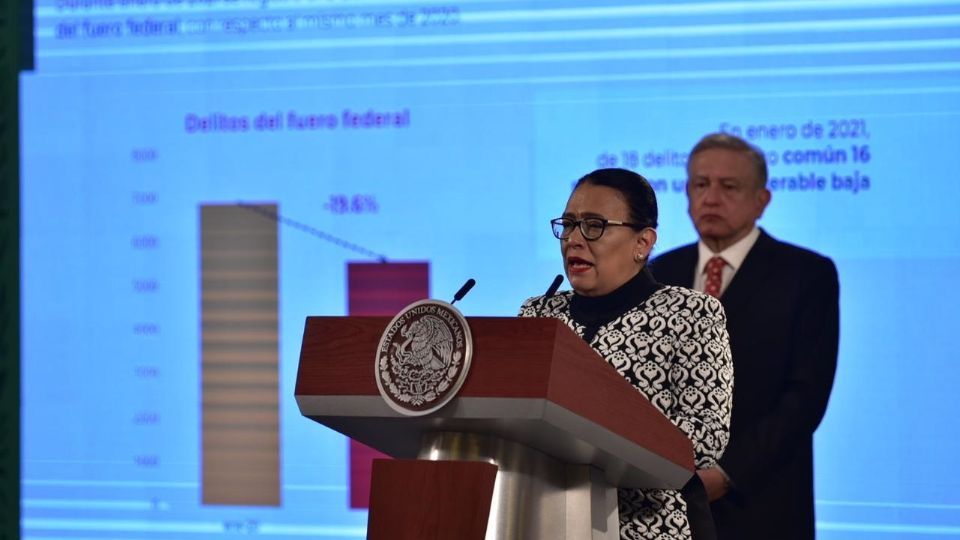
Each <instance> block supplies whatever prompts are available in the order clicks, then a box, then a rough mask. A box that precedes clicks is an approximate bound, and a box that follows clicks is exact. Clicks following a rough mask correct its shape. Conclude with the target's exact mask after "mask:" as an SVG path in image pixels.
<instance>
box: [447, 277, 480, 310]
mask: <svg viewBox="0 0 960 540" xmlns="http://www.w3.org/2000/svg"><path fill="white" fill-rule="evenodd" d="M476 284H477V280H475V279H473V278H470V279H468V280H467V282H466V283H464V284H463V287H460V290H459V291H457V294H455V295H453V302H450V305H451V306H452V305H454V304H456V303H457V302H458V301H459V300H461V299H463V297H464V296H466V295H467V293H468V292H470V289H472V288H473V286H474V285H476Z"/></svg>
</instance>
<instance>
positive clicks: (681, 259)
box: [653, 244, 698, 289]
mask: <svg viewBox="0 0 960 540" xmlns="http://www.w3.org/2000/svg"><path fill="white" fill-rule="evenodd" d="M697 256H698V255H697V244H690V245H687V246H684V247H681V248H679V249H678V250H677V251H676V258H675V259H674V260H673V261H670V262H669V263H667V264H662V261H658V262H657V263H655V264H654V269H653V277H654V278H656V277H657V273H658V272H661V273H662V274H663V283H666V284H668V285H679V286H681V287H686V288H688V289H692V288H693V277H694V274H695V273H696V271H697Z"/></svg>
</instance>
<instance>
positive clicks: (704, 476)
mask: <svg viewBox="0 0 960 540" xmlns="http://www.w3.org/2000/svg"><path fill="white" fill-rule="evenodd" d="M697 475H699V476H700V481H701V482H703V487H704V488H706V490H707V499H709V501H710V502H713V501H715V500H717V499H719V498H720V497H723V496H724V495H726V494H727V492H728V491H730V480H729V479H728V478H727V475H725V474H723V471H721V470H720V469H717V468H716V467H714V468H711V469H700V470H698V471H697Z"/></svg>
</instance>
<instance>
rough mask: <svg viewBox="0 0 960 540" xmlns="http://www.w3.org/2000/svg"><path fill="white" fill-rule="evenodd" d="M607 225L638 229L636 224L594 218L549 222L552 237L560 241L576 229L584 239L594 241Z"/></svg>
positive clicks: (564, 219)
mask: <svg viewBox="0 0 960 540" xmlns="http://www.w3.org/2000/svg"><path fill="white" fill-rule="evenodd" d="M609 225H617V226H622V227H631V228H634V229H638V228H640V226H639V225H637V224H636V223H627V222H626V221H616V220H613V219H603V218H594V217H590V218H583V219H570V218H557V219H551V220H550V226H551V227H553V235H554V236H556V237H557V238H559V239H560V240H566V239H567V238H570V235H571V234H573V229H574V228H576V227H580V234H582V235H583V237H584V238H585V239H587V240H596V239H598V238H600V237H601V236H603V231H605V230H606V229H607V226H609Z"/></svg>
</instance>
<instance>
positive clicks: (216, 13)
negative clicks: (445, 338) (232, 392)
mask: <svg viewBox="0 0 960 540" xmlns="http://www.w3.org/2000/svg"><path fill="white" fill-rule="evenodd" d="M35 20H36V70H35V71H34V72H32V73H27V74H24V75H23V76H22V77H21V95H22V106H21V110H22V119H21V125H22V148H23V155H22V177H23V185H22V190H21V191H22V207H21V214H22V233H23V240H22V264H23V268H22V276H23V283H22V298H23V307H22V315H23V322H22V328H23V338H22V350H23V408H22V414H23V418H22V420H23V453H22V455H23V518H22V519H23V523H22V528H23V536H24V538H27V539H41V538H43V539H51V538H62V539H67V538H70V539H93V538H98V539H99V538H123V539H138V540H139V539H147V538H150V539H159V538H201V537H204V538H205V537H210V536H216V535H220V534H222V535H236V534H248V535H254V534H255V535H259V536H262V537H265V538H277V539H279V538H292V537H302V536H310V537H315V538H358V537H363V536H364V535H365V524H366V512H365V511H364V510H356V509H350V507H349V504H348V502H347V501H348V494H347V483H348V470H347V444H346V442H345V441H344V439H343V437H341V436H340V435H338V434H336V433H334V432H331V431H329V430H327V429H326V428H323V427H322V426H320V425H318V424H315V423H312V422H310V421H308V420H306V419H304V418H302V417H301V416H300V415H299V412H298V410H297V407H296V404H295V402H294V400H293V384H294V379H295V375H296V369H297V361H298V354H299V346H300V339H301V332H302V325H303V320H304V317H306V316H307V315H344V314H346V309H347V303H346V298H347V287H346V267H347V264H348V263H350V262H356V261H369V260H373V259H371V258H369V257H365V256H363V255H361V254H359V253H357V252H356V251H351V250H348V249H344V248H342V247H340V246H338V245H336V244H334V243H330V242H325V241H323V240H322V239H320V238H318V237H317V236H316V235H311V234H305V233H304V232H303V231H302V230H298V229H296V228H293V227H286V226H282V225H281V226H280V229H279V248H278V253H279V329H280V333H279V350H280V367H279V386H280V388H279V391H280V424H279V425H280V427H279V432H280V452H281V471H280V477H281V478H282V485H281V503H280V505H279V506H270V507H260V506H231V505H204V504H202V502H201V496H200V489H201V485H200V484H201V471H200V468H201V460H200V444H201V443H200V413H201V405H200V402H201V396H200V393H201V390H200V382H199V380H200V360H199V356H200V353H199V343H200V315H199V307H198V306H199V304H200V303H199V300H198V299H199V298H200V294H201V292H200V286H201V285H200V280H199V268H200V255H199V253H200V234H199V227H200V224H199V222H198V221H199V212H198V208H199V207H200V206H201V205H207V204H236V203H238V202H258V203H259V202H265V203H270V204H276V205H277V208H278V211H279V212H280V214H282V215H283V216H285V217H287V218H289V219H293V220H296V221H298V222H300V223H304V224H308V225H309V226H311V227H313V228H315V229H316V230H319V231H324V232H326V233H329V234H331V235H334V236H336V237H338V238H341V239H343V240H345V241H348V242H351V243H353V244H356V245H358V246H362V247H363V248H365V249H368V250H371V251H373V252H376V253H381V254H384V255H385V256H386V257H387V258H388V259H389V260H391V261H429V264H430V290H431V293H432V295H434V296H435V297H438V298H443V299H449V297H450V296H451V295H452V294H453V292H455V291H456V290H457V288H458V287H459V286H460V285H461V284H462V283H463V281H464V280H465V279H466V278H468V277H473V278H476V280H477V282H478V285H477V286H476V288H474V290H473V291H472V292H471V293H470V294H469V295H468V296H467V298H465V299H464V300H463V301H462V302H461V303H460V304H459V306H460V308H461V309H462V310H463V311H464V313H465V314H466V315H513V314H515V313H516V310H517V308H518V306H519V305H520V303H521V302H522V301H523V299H525V298H527V297H529V296H532V295H535V294H540V293H542V291H543V289H545V288H546V286H547V285H548V284H549V282H550V280H551V279H552V277H553V276H554V275H555V274H557V273H558V272H560V271H561V264H560V259H559V253H558V247H557V243H556V240H555V239H554V238H553V237H552V235H551V234H550V232H549V228H548V224H547V221H548V220H549V219H550V218H553V217H556V216H557V215H559V214H560V213H561V211H562V208H563V206H564V204H565V201H566V197H567V195H568V194H569V190H570V186H571V183H572V182H573V181H575V180H576V179H577V178H578V177H580V176H581V175H583V174H584V173H586V172H589V171H590V170H592V169H595V168H598V167H607V166H621V167H628V168H632V169H635V170H637V171H639V172H641V173H643V174H644V175H645V176H647V177H648V178H649V179H651V181H652V182H653V183H654V185H655V187H656V188H657V191H658V198H659V201H660V205H661V226H660V228H659V234H660V239H659V243H658V246H657V250H658V251H660V252H662V251H666V250H667V249H670V248H672V247H675V246H678V245H681V244H684V243H688V242H690V241H693V240H694V239H695V233H694V231H693V228H692V226H691V225H690V223H689V219H688V217H687V215H686V200H685V196H684V194H683V182H684V166H685V159H686V152H687V151H688V149H689V148H690V147H691V146H692V145H693V143H694V142H696V140H697V139H698V138H699V137H700V136H701V135H703V134H705V133H708V132H712V131H718V130H724V131H729V132H733V133H736V134H739V135H742V136H744V137H746V138H748V139H749V140H751V141H753V142H754V143H756V144H757V145H759V146H760V147H762V148H763V149H764V150H765V151H766V152H767V154H768V159H769V162H770V163H771V176H772V178H771V184H770V187H771V189H772V190H773V201H772V203H771V205H770V207H769V209H768V211H767V212H766V214H765V216H764V217H763V219H762V220H761V225H762V226H763V227H765V228H766V229H767V231H769V232H770V233H771V234H772V235H774V236H775V237H777V238H780V239H782V240H786V241H789V242H793V243H797V244H801V245H804V246H808V247H810V248H813V249H815V250H817V251H820V252H822V253H824V254H826V255H829V256H831V257H832V258H833V259H834V260H835V261H836V263H837V266H838V268H839V272H840V281H841V344H840V360H839V371H838V374H837V380H836V386H835V388H834V392H833V396H832V399H831V402H830V406H829V409H828V411H827V415H826V418H825V420H824V422H823V424H822V425H821V427H820V429H819V431H818V432H817V435H816V464H817V473H816V474H817V476H816V497H817V507H816V509H817V519H818V531H819V535H818V537H819V538H824V539H838V540H839V539H844V540H846V539H850V540H853V539H864V538H917V539H920V538H924V539H926V538H931V537H942V538H960V478H958V476H957V474H956V473H955V463H956V456H957V455H960V437H957V435H956V434H955V431H956V428H955V427H950V426H954V425H955V422H956V420H955V417H956V415H957V412H958V409H960V407H958V399H957V397H956V390H955V387H956V383H957V381H958V380H960V364H958V362H957V360H958V353H957V349H956V345H955V341H956V339H955V335H956V328H957V325H958V322H960V315H958V311H957V308H956V306H957V301H958V300H960V298H958V295H957V293H956V292H955V291H956V290H957V289H956V287H955V285H954V282H955V281H956V276H957V275H958V273H960V212H957V209H956V205H957V201H958V200H960V182H957V181H955V179H954V176H955V173H956V165H955V164H956V153H957V144H958V141H960V1H950V0H941V1H924V0H896V1H892V0H890V1H887V0H875V1H867V0H831V1H827V0H809V1H801V0H796V1H794V0H781V1H775V0H758V1H750V2H709V1H696V2H687V1H672V2H671V1H667V0H662V1H661V2H660V3H651V4H647V3H641V2H622V1H617V0H608V1H604V2H601V3H595V2H575V1H563V0H551V1H546V0H544V1H529V2H517V1H510V0H473V1H468V0H464V1H461V2H452V1H440V0H423V1H420V2H410V1H400V0H37V3H36V8H35Z"/></svg>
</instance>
